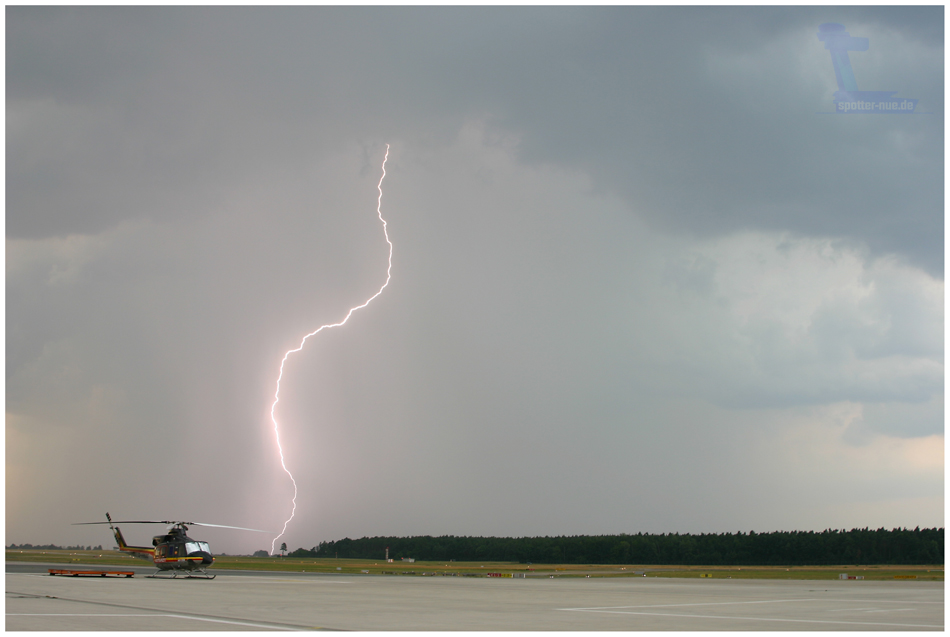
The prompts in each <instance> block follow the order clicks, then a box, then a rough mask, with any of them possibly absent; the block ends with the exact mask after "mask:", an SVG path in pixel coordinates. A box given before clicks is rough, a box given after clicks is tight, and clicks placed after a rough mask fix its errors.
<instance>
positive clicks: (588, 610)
mask: <svg viewBox="0 0 950 637" xmlns="http://www.w3.org/2000/svg"><path fill="white" fill-rule="evenodd" d="M737 603H741V602H737ZM619 608H622V607H619ZM557 610H573V611H581V612H585V613H612V614H617V615H650V616H654V617H678V618H683V619H733V620H736V619H737V620H745V621H760V622H798V623H804V624H845V625H852V626H894V627H899V628H939V629H943V625H931V624H895V623H889V622H859V621H844V620H841V621H839V620H832V619H786V618H781V617H731V616H728V615H688V614H685V613H647V612H643V611H627V610H598V609H595V608H559V609H557Z"/></svg>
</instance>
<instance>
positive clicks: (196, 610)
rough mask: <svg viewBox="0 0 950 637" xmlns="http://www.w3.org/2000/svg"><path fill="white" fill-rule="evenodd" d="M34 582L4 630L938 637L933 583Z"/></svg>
mask: <svg viewBox="0 0 950 637" xmlns="http://www.w3.org/2000/svg"><path fill="white" fill-rule="evenodd" d="M100 568H101V567H100ZM31 569H32V570H33V571H34V572H32V573H31V572H23V571H29V570H31ZM45 569H46V566H45V565H43V566H42V567H37V566H31V567H25V566H24V567H18V566H17V565H16V564H7V574H6V613H7V617H6V629H7V630H46V631H49V630H96V631H100V630H312V629H315V628H318V629H319V628H323V629H337V630H680V631H682V630H796V631H801V630H943V628H944V616H943V608H944V603H943V599H944V595H943V583H931V582H912V581H906V582H905V581H895V582H869V581H837V580H836V581H778V580H771V581H762V580H686V579H664V578H637V577H634V578H623V579H619V578H617V579H611V578H589V579H588V578H559V579H488V578H461V577H420V576H416V577H409V576H402V577H400V576H376V575H362V576H353V575H316V574H302V573H298V574H288V573H271V574H261V573H257V574H251V573H243V574H231V573H228V572H227V571H220V572H219V573H218V577H217V578H216V579H214V580H211V581H201V580H158V579H149V578H145V577H143V576H141V575H136V576H135V577H134V578H100V577H94V578H80V577H58V576H57V577H53V576H50V575H45V574H44V573H45V572H46V570H45ZM16 570H19V571H20V572H15V571H16ZM149 570H151V569H149ZM37 571H39V572H37Z"/></svg>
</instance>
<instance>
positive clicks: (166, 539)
mask: <svg viewBox="0 0 950 637" xmlns="http://www.w3.org/2000/svg"><path fill="white" fill-rule="evenodd" d="M106 520H108V522H76V523H75V524H77V525H79V524H108V525H109V528H110V529H112V533H113V535H115V541H116V542H117V543H118V545H119V550H120V551H127V552H129V553H140V554H145V555H149V556H151V557H152V562H153V563H154V564H155V566H156V567H157V568H158V572H156V573H155V575H150V576H149V577H157V576H159V575H160V574H162V573H166V572H170V575H171V577H173V578H174V577H178V575H179V574H186V576H187V577H191V578H199V579H214V577H215V576H214V575H209V574H208V567H209V566H211V565H212V564H214V556H213V555H212V554H211V549H210V548H209V547H208V543H207V542H200V541H197V540H193V539H191V538H190V537H188V535H187V532H188V527H189V526H213V527H217V528H221V529H237V530H239V531H257V532H259V533H267V532H268V531H261V530H260V529H247V528H244V527H241V526H225V525H223V524H207V523H204V522H181V521H177V520H116V521H114V522H113V520H112V516H110V515H109V514H108V513H106ZM116 524H167V525H170V526H169V528H168V529H167V530H166V531H165V534H164V535H156V536H155V537H153V538H152V546H151V547H148V546H130V545H128V544H126V543H125V538H124V537H122V530H121V529H119V527H117V526H115V525H116Z"/></svg>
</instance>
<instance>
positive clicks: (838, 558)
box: [290, 527, 944, 566]
mask: <svg viewBox="0 0 950 637" xmlns="http://www.w3.org/2000/svg"><path fill="white" fill-rule="evenodd" d="M943 532H944V530H943V529H942V528H940V529H921V528H919V527H918V528H916V529H891V530H886V529H883V528H880V529H876V530H875V529H868V528H863V529H851V530H850V531H846V530H843V529H842V530H837V529H827V530H824V531H817V532H816V531H773V532H768V533H756V532H755V531H749V532H748V533H743V532H741V531H740V532H737V533H720V534H716V533H703V534H699V535H693V534H688V533H685V534H681V533H668V534H658V535H655V534H646V533H637V534H636V535H627V534H621V535H573V536H557V537H520V538H508V537H460V536H453V535H443V536H440V537H432V536H428V535H424V536H416V537H364V538H360V539H357V540H352V539H350V538H344V539H342V540H336V541H332V542H320V543H319V544H318V545H317V546H314V547H313V548H311V549H304V548H300V549H297V550H296V551H293V552H292V553H290V556H292V557H339V558H360V559H383V557H384V556H385V554H386V549H387V547H388V549H389V557H390V558H393V559H396V560H399V559H401V558H414V559H417V560H433V561H452V560H454V561H459V562H470V561H479V560H484V561H499V562H520V563H538V564H681V565H736V566H746V565H748V566H779V565H782V566H821V565H838V564H854V565H859V564H943V551H944V544H943Z"/></svg>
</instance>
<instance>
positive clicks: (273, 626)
mask: <svg viewBox="0 0 950 637" xmlns="http://www.w3.org/2000/svg"><path fill="white" fill-rule="evenodd" d="M7 617H172V618H174V619H193V620H195V621H200V622H214V623H218V624H233V625H235V626H250V627H251V628H263V629H266V630H306V629H304V628H290V627H287V626H280V625H278V624H257V623H252V622H242V621H237V620H233V619H210V618H208V617H196V616H193V615H173V614H170V613H7Z"/></svg>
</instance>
